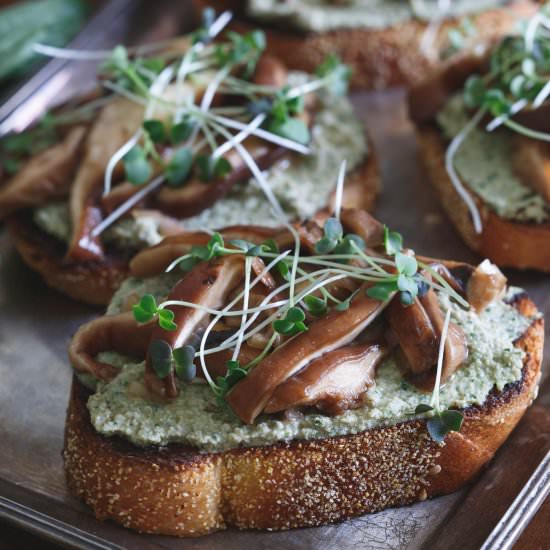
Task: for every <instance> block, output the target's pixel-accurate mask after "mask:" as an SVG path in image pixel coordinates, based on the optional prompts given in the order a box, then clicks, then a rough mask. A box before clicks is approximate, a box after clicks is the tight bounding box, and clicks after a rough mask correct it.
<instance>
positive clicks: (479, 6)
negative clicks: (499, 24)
mask: <svg viewBox="0 0 550 550" xmlns="http://www.w3.org/2000/svg"><path fill="white" fill-rule="evenodd" d="M505 3H506V2H505V1H503V0H454V1H450V2H449V6H448V7H447V8H445V6H444V4H445V2H442V3H440V2H438V0H410V1H406V0H347V1H343V2H340V3H336V2H328V1H327V0H290V1H289V0H287V1H284V0H248V3H247V14H248V15H249V16H250V17H251V18H252V19H256V20H258V21H263V22H268V23H276V24H278V25H284V26H285V27H291V28H294V29H297V30H301V31H313V32H324V31H330V30H333V29H340V28H352V27H367V28H371V29H384V28H387V27H391V26H393V25H398V24H400V23H404V22H406V21H409V20H410V19H413V18H418V19H421V20H424V21H427V20H430V19H434V18H438V17H442V16H443V17H457V16H462V15H467V14H472V13H478V12H481V11H483V10H487V9H490V8H494V7H495V6H499V5H503V4H505ZM440 6H441V7H440Z"/></svg>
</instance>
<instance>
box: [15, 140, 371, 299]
mask: <svg viewBox="0 0 550 550" xmlns="http://www.w3.org/2000/svg"><path fill="white" fill-rule="evenodd" d="M379 190H380V176H379V169H378V160H377V157H376V154H375V152H374V149H373V147H372V143H370V148H369V154H368V156H367V157H366V159H365V160H364V161H363V163H362V164H361V165H359V166H358V167H357V168H356V169H355V170H354V171H353V172H352V173H350V174H349V175H348V177H347V179H346V186H345V188H344V197H343V201H342V202H343V206H344V207H346V208H360V209H365V210H372V209H373V208H374V203H375V201H376V197H377V195H378V192H379ZM6 226H7V228H8V230H9V231H10V233H11V234H12V236H13V239H14V242H15V246H16V248H17V250H18V251H19V254H20V255H21V257H22V258H23V260H24V261H25V263H27V264H28V265H29V266H30V267H31V268H32V269H33V270H34V271H37V272H38V273H39V274H40V275H41V276H42V277H43V279H44V281H45V282H46V284H48V285H49V286H51V287H53V288H55V289H56V290H59V291H60V292H62V293H63V294H66V295H68V296H70V297H71V298H74V299H75V300H79V301H81V302H85V303H88V304H92V305H103V306H107V305H108V304H109V302H110V301H111V298H112V296H113V294H114V292H115V290H116V289H117V288H118V287H119V286H120V284H121V283H122V281H123V280H124V279H125V278H126V277H128V262H127V261H126V260H125V259H124V258H123V257H122V256H120V257H117V256H113V255H112V254H111V255H110V256H109V257H107V259H106V260H105V261H104V262H82V263H74V262H73V263H70V264H69V263H66V262H65V261H64V255H65V247H64V246H63V245H62V243H60V242H59V241H58V240H56V239H55V238H53V237H51V236H50V235H47V234H46V233H45V232H44V231H41V230H40V229H39V228H37V227H36V226H35V225H34V224H33V222H32V220H31V219H30V216H25V215H23V214H17V215H14V216H12V217H11V218H10V219H8V220H7V221H6Z"/></svg>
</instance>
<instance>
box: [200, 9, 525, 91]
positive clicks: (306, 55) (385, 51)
mask: <svg viewBox="0 0 550 550" xmlns="http://www.w3.org/2000/svg"><path fill="white" fill-rule="evenodd" d="M194 4H195V7H196V10H197V12H199V11H202V9H204V8H205V7H207V6H212V7H214V8H215V9H216V11H217V12H221V11H223V10H226V9H232V10H234V11H235V12H236V13H237V14H238V15H239V17H238V19H237V20H236V22H234V23H233V27H234V28H235V29H237V30H242V31H246V30H250V29H252V28H262V29H263V30H265V31H266V35H267V44H268V50H269V52H271V53H272V54H274V55H276V56H277V57H279V58H280V59H282V60H283V61H284V62H285V63H286V64H287V65H288V66H289V67H290V68H292V69H298V70H302V71H307V72H313V71H314V69H315V67H317V66H318V65H319V64H320V63H321V62H322V61H323V59H325V57H326V56H327V55H328V54H330V53H335V54H338V55H339V56H340V58H341V59H342V60H343V61H344V63H346V64H347V65H349V66H350V67H351V68H352V69H353V78H352V86H353V87H356V88H368V89H383V88H387V87H389V86H398V85H402V84H406V85H411V84H415V83H417V82H419V81H421V80H422V79H423V78H424V77H425V76H426V75H427V74H428V73H429V72H430V70H431V69H433V67H434V65H435V64H437V62H436V61H434V60H429V59H427V58H426V56H425V55H424V54H422V53H421V51H420V44H421V41H422V38H423V36H424V34H425V32H426V27H427V24H426V23H425V22H422V21H418V20H411V21H408V22H405V23H402V24H399V25H394V26H392V27H389V28H386V29H367V28H352V29H338V30H334V31H329V32H320V33H304V32H302V33H299V32H292V31H285V30H283V29H280V28H272V27H269V26H268V27H265V26H264V25H261V24H260V23H259V22H254V21H250V20H248V19H246V18H245V17H244V15H243V5H244V2H243V1H234V0H233V1H229V2H228V1H226V0H214V1H211V0H194ZM520 4H521V7H520V8H518V11H519V12H520V13H521V14H527V15H528V14H529V13H532V12H533V11H534V6H535V4H534V2H529V1H525V2H521V3H520ZM517 13H518V12H515V11H512V10H508V9H494V10H488V11H485V12H482V13H480V14H478V15H472V16H469V17H468V18H467V19H469V20H470V21H471V22H472V23H473V24H474V25H475V28H476V39H480V40H488V41H489V40H492V39H494V38H496V37H499V36H502V35H503V34H506V33H507V32H509V31H510V30H512V29H513V28H514V26H515V24H516V23H517ZM464 19H466V18H459V19H455V20H451V21H447V22H445V23H444V24H443V25H441V27H440V29H439V31H438V33H437V38H436V40H435V47H436V49H437V50H441V49H443V48H445V47H446V45H447V43H448V32H449V30H450V29H451V28H454V27H456V26H459V25H460V24H461V23H462V21H463V20H464Z"/></svg>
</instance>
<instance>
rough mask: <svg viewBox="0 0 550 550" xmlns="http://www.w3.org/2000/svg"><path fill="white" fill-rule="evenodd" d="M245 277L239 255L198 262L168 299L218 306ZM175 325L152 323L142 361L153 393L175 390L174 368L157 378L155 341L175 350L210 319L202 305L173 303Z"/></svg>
mask: <svg viewBox="0 0 550 550" xmlns="http://www.w3.org/2000/svg"><path fill="white" fill-rule="evenodd" d="M243 277H244V260H243V258H242V257H241V256H224V257H222V258H219V259H215V260H211V261H210V262H201V263H200V264H198V265H197V266H195V268H194V269H193V270H192V271H190V272H189V273H188V274H187V275H185V276H184V277H183V278H182V279H181V280H180V281H179V282H178V283H177V284H176V286H174V288H173V289H172V291H171V292H170V294H169V296H168V300H179V301H184V302H190V303H193V304H197V305H200V306H205V307H207V308H212V309H217V308H220V307H222V306H223V305H224V304H225V303H226V299H227V296H228V295H229V294H230V293H231V291H232V290H233V289H234V288H235V287H236V286H237V285H238V284H239V282H241V281H242V279H243ZM170 309H172V311H173V312H174V314H175V317H174V323H175V324H176V325H177V329H176V330H174V331H169V330H165V329H163V328H162V327H160V326H155V328H154V329H153V331H152V334H151V338H150V342H149V345H148V347H147V358H146V363H145V385H146V387H147V389H148V390H149V391H150V392H151V393H152V394H153V395H155V396H157V397H160V398H173V397H176V396H177V394H178V387H177V384H176V379H175V375H174V372H173V369H170V371H169V373H168V374H167V375H166V376H165V377H164V378H159V377H158V376H157V374H156V372H155V369H154V366H153V360H154V358H153V356H152V355H151V351H152V349H153V347H154V346H157V345H158V344H156V342H163V344H162V345H163V346H164V347H166V346H169V347H170V349H172V350H174V349H176V348H180V347H182V346H184V345H186V344H187V343H188V342H189V341H190V340H191V339H192V337H193V336H194V334H195V333H197V332H199V331H200V330H201V329H202V328H203V327H204V325H205V324H206V322H207V321H208V319H209V314H208V312H207V311H205V310H204V309H199V308H192V307H186V306H172V307H171V308H170Z"/></svg>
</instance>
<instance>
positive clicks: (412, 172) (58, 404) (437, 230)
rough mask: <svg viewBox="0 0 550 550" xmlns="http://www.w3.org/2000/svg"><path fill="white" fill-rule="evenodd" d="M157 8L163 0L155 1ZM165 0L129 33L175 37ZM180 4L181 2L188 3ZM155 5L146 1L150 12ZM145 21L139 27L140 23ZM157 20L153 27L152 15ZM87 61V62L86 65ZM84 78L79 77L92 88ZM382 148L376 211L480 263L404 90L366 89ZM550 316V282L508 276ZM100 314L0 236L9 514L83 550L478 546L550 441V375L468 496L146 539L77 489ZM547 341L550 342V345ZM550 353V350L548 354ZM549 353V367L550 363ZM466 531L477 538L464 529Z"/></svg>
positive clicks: (359, 102) (442, 252)
mask: <svg viewBox="0 0 550 550" xmlns="http://www.w3.org/2000/svg"><path fill="white" fill-rule="evenodd" d="M147 4H148V7H147V9H148V10H150V9H151V4H152V3H149V2H148V3H147ZM168 4H171V5H174V4H176V3H173V4H172V3H170V2H162V1H157V2H155V10H156V15H157V16H158V17H156V18H153V17H149V16H148V17H144V16H143V13H144V12H143V11H140V12H139V13H138V16H139V17H138V19H137V20H134V19H129V21H127V22H126V24H125V25H122V26H121V28H125V29H128V28H131V29H132V31H133V32H134V34H135V35H136V34H137V30H136V29H141V30H142V33H143V34H145V31H148V35H149V36H150V37H151V36H154V37H155V38H162V37H163V36H166V35H169V34H173V33H174V32H175V31H176V30H177V27H178V26H181V25H182V24H185V23H186V20H187V18H188V13H187V12H186V10H185V8H180V11H179V13H180V15H179V17H176V14H174V13H173V12H170V11H166V10H167V9H168ZM178 4H179V3H178ZM144 9H145V8H144ZM136 21H137V22H136ZM152 21H156V22H157V24H156V25H153V27H151V25H150V24H149V25H145V24H144V23H145V22H148V23H151V22H152ZM81 70H82V68H80V71H81ZM82 82H83V80H82V76H79V77H78V83H79V84H80V85H82ZM353 101H354V104H355V107H356V110H357V113H358V114H359V116H360V117H361V118H362V120H364V121H365V124H367V125H368V128H369V132H370V134H371V136H372V138H373V140H374V143H375V145H376V148H377V153H378V155H379V160H380V165H381V170H382V175H383V180H384V187H383V193H382V197H381V199H380V202H379V204H378V207H377V210H376V214H377V216H378V217H379V218H380V219H381V220H382V221H384V222H385V223H387V224H388V225H389V226H390V227H392V228H394V229H396V230H398V231H400V232H401V233H403V234H404V235H405V238H406V244H407V245H408V246H410V247H413V248H415V249H416V250H418V251H419V252H421V253H422V254H426V255H431V256H435V257H447V258H452V259H457V260H466V261H477V260H478V259H477V258H476V257H475V256H473V255H472V254H471V253H470V252H469V251H468V250H467V249H466V248H465V246H464V245H463V244H462V243H461V241H460V240H459V238H458V237H457V235H456V234H455V233H454V231H453V230H452V228H451V227H449V225H448V224H447V223H446V222H445V218H444V214H443V213H442V211H441V209H440V208H439V206H438V205H437V203H436V201H435V199H434V197H433V196H432V193H431V191H430V188H429V186H428V185H427V184H426V181H425V176H424V173H423V171H422V169H421V167H420V166H419V165H418V161H417V158H416V146H415V140H414V135H413V131H412V127H411V126H410V124H409V123H408V122H407V119H406V113H405V106H404V94H403V92H402V91H399V90H397V91H391V92H386V93H374V94H355V95H354V97H353ZM507 275H508V277H509V280H510V283H511V284H514V285H519V286H523V287H524V288H526V289H527V290H528V292H529V294H530V295H531V297H532V298H533V299H534V300H535V302H536V303H537V304H538V306H539V308H540V309H541V310H542V311H544V312H545V313H546V315H547V316H549V317H550V278H549V277H548V276H546V275H541V274H537V273H520V272H513V271H511V272H507ZM99 313H100V311H99V310H94V309H92V308H90V307H87V306H84V305H80V304H77V303H74V302H72V301H70V300H68V299H67V298H64V297H63V296H61V295H59V294H57V293H56V292H54V291H51V290H49V289H48V288H46V287H45V286H44V284H43V283H42V282H41V280H40V279H39V277H38V276H36V275H35V274H34V273H32V272H31V271H30V270H28V269H27V268H26V267H25V266H24V265H23V264H22V263H21V261H20V260H19V258H18V257H17V254H16V253H15V251H14V249H13V245H12V244H11V242H10V240H9V237H8V236H7V235H6V234H5V233H4V232H0V517H4V518H7V519H8V520H10V521H13V522H15V523H17V524H18V525H21V526H24V527H25V528H27V529H31V530H33V531H35V532H36V533H38V534H41V535H44V536H47V537H49V538H53V539H55V540H57V541H63V542H64V543H65V544H66V545H71V546H79V547H83V548H92V547H93V548H116V547H125V548H128V547H131V548H168V547H170V548H196V549H205V550H217V549H222V548H223V549H224V550H232V549H238V548H244V547H249V548H255V549H256V548H257V549H271V548H300V549H307V548H316V549H326V550H328V549H332V548H353V547H358V548H374V549H394V548H395V549H397V548H399V549H403V548H410V549H415V548H421V547H430V548H436V547H441V548H443V547H445V548H446V549H449V548H456V547H458V546H457V545H458V544H459V545H460V547H461V548H462V549H465V550H466V549H468V548H472V549H473V548H479V546H480V544H481V543H482V542H483V540H485V537H486V536H487V535H488V534H489V532H490V531H491V529H492V528H493V526H494V525H495V524H496V522H497V521H498V519H499V517H500V516H501V515H502V513H503V512H504V511H505V509H506V508H507V506H508V505H509V504H510V503H511V502H512V500H513V498H514V496H515V495H516V494H517V493H518V492H519V490H520V488H521V486H522V484H523V483H525V481H526V480H527V478H528V477H529V475H530V473H531V472H532V471H533V469H534V468H535V466H536V464H537V462H538V461H539V460H540V459H541V458H542V456H543V455H544V452H545V451H546V450H548V449H549V448H550V384H549V383H550V380H547V381H546V384H544V385H543V386H542V389H541V394H540V396H539V398H538V399H537V401H536V402H535V404H534V405H533V407H532V408H531V409H530V410H529V411H528V413H527V415H526V416H525V417H524V419H523V420H522V422H521V423H520V425H519V426H518V428H517V429H516V431H515V432H514V433H513V434H512V436H511V438H510V439H509V441H508V442H507V443H506V444H505V445H504V446H503V448H502V449H501V450H500V451H499V453H498V454H497V456H496V458H495V460H494V461H493V463H492V464H491V466H490V467H489V468H488V469H487V470H486V471H485V472H484V473H483V474H482V476H481V477H480V478H479V480H478V481H477V482H476V483H475V484H473V485H472V486H470V487H469V488H467V489H466V490H464V491H461V492H459V493H456V494H454V495H450V496H447V497H442V498H438V499H435V500H433V501H429V502H424V503H421V504H417V505H414V506H409V507H406V508H401V509H394V510H387V511H384V512H381V513H378V514H374V515H370V516H364V517H361V518H356V519H353V520H350V521H347V522H344V523H341V524H337V525H331V526H327V527H319V528H312V529H300V530H294V531H288V532H279V533H258V532H251V531H246V532H239V531H234V530H232V531H229V532H226V533H218V534H214V535H210V536H207V537H203V538H201V539H195V540H177V539H173V538H169V537H158V536H147V535H137V534H135V533H132V532H130V531H127V530H125V529H123V528H121V527H118V526H117V525H115V524H113V523H111V522H99V521H97V520H95V518H93V516H92V515H91V513H90V512H89V510H88V509H87V508H86V507H85V506H84V505H83V504H81V503H80V502H79V501H78V500H77V499H75V498H73V497H72V496H71V495H70V494H69V493H68V491H67V489H66V486H65V481H64V476H63V469H62V460H61V449H62V444H63V425H64V420H65V409H66V405H67V399H68V395H69V385H70V380H71V370H70V367H69V364H68V361H67V358H66V346H67V342H68V340H69V338H70V336H71V334H73V333H74V331H75V330H76V328H77V327H78V326H79V325H80V324H81V323H83V322H84V321H86V320H87V319H89V318H91V317H92V316H94V315H98V314H99ZM546 347H547V348H548V344H547V346H546ZM546 351H547V352H548V349H547V350H546ZM549 357H550V355H549V353H546V360H545V372H544V374H543V377H544V376H545V375H546V374H547V372H548V370H549V365H548V363H549ZM466 532H467V536H465V533H466Z"/></svg>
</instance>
